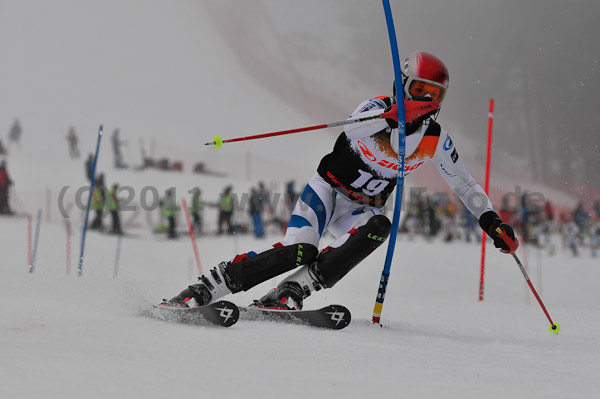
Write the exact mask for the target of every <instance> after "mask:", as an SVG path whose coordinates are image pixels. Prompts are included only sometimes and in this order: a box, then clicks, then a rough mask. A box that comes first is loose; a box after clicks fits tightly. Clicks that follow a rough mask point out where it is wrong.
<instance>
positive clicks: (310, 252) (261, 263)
mask: <svg viewBox="0 0 600 399" xmlns="http://www.w3.org/2000/svg"><path fill="white" fill-rule="evenodd" d="M318 252H319V251H318V250H317V248H316V247H315V246H314V245H312V244H293V245H287V246H283V247H278V248H273V249H269V250H268V251H265V252H262V253H260V254H258V255H256V256H254V257H252V258H248V257H246V258H243V259H242V260H240V261H236V262H232V263H229V264H227V267H226V275H227V285H228V286H229V288H230V289H231V291H232V292H234V293H235V292H239V291H247V290H249V289H250V288H252V287H254V286H255V285H258V284H260V283H262V282H263V281H267V280H269V279H271V278H273V277H275V276H278V275H280V274H281V273H285V272H288V271H290V270H293V269H295V268H296V267H299V266H302V265H307V264H311V263H313V262H314V261H315V259H316V258H317V254H318Z"/></svg>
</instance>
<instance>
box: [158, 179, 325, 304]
mask: <svg viewBox="0 0 600 399" xmlns="http://www.w3.org/2000/svg"><path fill="white" fill-rule="evenodd" d="M333 198H334V196H333V195H332V189H331V186H329V185H328V184H327V183H325V182H324V181H323V180H322V179H320V177H319V178H318V179H315V177H313V179H311V181H310V182H309V184H308V185H307V186H306V188H305V190H304V192H303V193H302V196H301V198H300V199H299V200H298V203H297V204H296V207H295V209H294V212H293V214H292V217H291V220H290V223H289V226H288V229H287V233H286V236H285V238H284V239H283V240H282V241H281V242H279V243H276V244H274V245H273V247H274V248H273V247H270V248H267V249H263V250H262V251H257V252H254V251H251V252H247V253H244V254H240V255H236V256H235V258H234V259H233V260H232V261H231V262H221V263H220V264H219V266H218V267H217V268H215V269H213V270H211V272H210V274H207V275H205V276H202V277H201V278H200V280H201V283H200V284H196V285H193V286H190V287H189V288H188V289H186V290H184V291H183V292H182V293H181V294H179V295H178V296H176V297H174V298H172V299H171V300H170V301H168V302H167V304H173V305H174V306H177V305H178V304H179V305H181V304H182V303H185V302H187V301H186V299H188V300H189V299H190V298H194V299H196V302H198V303H200V304H202V305H205V304H208V303H210V302H212V301H215V300H216V299H218V298H220V297H222V296H224V295H227V294H229V293H236V292H239V291H246V290H248V289H250V288H252V287H254V286H255V285H257V284H260V283H262V282H263V281H266V280H269V279H271V278H273V277H275V276H278V275H280V274H282V273H285V272H288V271H290V270H293V269H295V268H297V267H299V266H302V265H310V264H312V263H314V262H315V260H316V257H317V253H318V250H317V246H318V244H319V240H320V238H321V234H322V232H323V231H324V230H325V229H326V227H327V223H328V222H329V220H330V218H331V215H332V214H333V212H332V211H331V210H332V209H333V208H332V206H333ZM211 287H212V288H211ZM294 288H299V289H300V291H302V288H300V285H299V284H296V286H295V287H294ZM299 299H300V300H301V298H299ZM182 306H183V305H182Z"/></svg>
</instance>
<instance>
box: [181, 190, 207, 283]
mask: <svg viewBox="0 0 600 399" xmlns="http://www.w3.org/2000/svg"><path fill="white" fill-rule="evenodd" d="M181 203H182V204H183V211H184V212H185V220H186V221H187V224H188V229H189V232H190V238H191V239H192V248H194V256H195V257H196V267H198V275H200V276H202V264H201V263H200V253H199V252H198V245H197V244H196V236H195V234H194V226H192V220H191V219H190V213H189V212H188V206H187V202H186V201H185V198H183V199H182V200H181Z"/></svg>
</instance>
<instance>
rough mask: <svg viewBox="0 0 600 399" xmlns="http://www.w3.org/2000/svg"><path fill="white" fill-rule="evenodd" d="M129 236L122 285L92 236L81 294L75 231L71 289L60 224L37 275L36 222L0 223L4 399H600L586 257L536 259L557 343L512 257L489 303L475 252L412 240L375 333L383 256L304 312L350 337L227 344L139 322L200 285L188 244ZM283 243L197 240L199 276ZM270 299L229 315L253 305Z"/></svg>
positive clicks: (309, 334) (259, 329) (214, 332)
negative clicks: (30, 246) (327, 312)
mask: <svg viewBox="0 0 600 399" xmlns="http://www.w3.org/2000/svg"><path fill="white" fill-rule="evenodd" d="M123 173H128V172H123ZM200 183H202V181H200ZM129 231H130V232H131V233H135V234H137V235H138V236H136V237H135V238H132V237H126V238H124V239H123V241H122V249H121V257H120V262H119V265H118V269H115V256H116V247H117V238H116V237H114V236H110V235H105V234H99V233H96V232H90V233H89V234H88V242H87V246H86V253H85V261H84V264H83V275H82V277H79V278H78V277H77V273H76V261H75V259H76V258H77V256H78V253H79V248H78V246H79V232H80V230H79V228H78V227H77V228H75V229H74V233H73V236H72V250H71V257H72V259H74V260H73V261H72V265H71V270H70V273H69V274H68V273H67V266H66V253H65V251H66V233H65V228H64V225H63V224H62V223H59V222H54V223H43V224H42V226H41V230H40V238H39V247H38V252H37V262H36V269H35V271H34V272H33V273H29V272H28V270H29V266H28V265H27V240H26V237H27V221H26V219H25V218H17V217H12V218H6V217H4V218H2V219H0V235H1V236H2V237H3V239H2V240H0V253H2V267H1V268H0V300H1V302H2V303H3V310H2V317H1V318H0V352H1V353H2V360H1V361H0V396H1V397H5V398H39V397H66V398H74V397H86V398H107V397H144V398H166V397H189V396H191V395H194V396H196V395H198V396H199V397H219V398H239V397H247V398H263V397H301V396H309V397H315V398H326V397H344V398H348V397H356V398H359V397H360V398H364V397H370V396H373V395H377V396H380V397H386V398H388V397H389V398H392V397H394V398H395V397H422V398H425V397H446V398H470V397H472V398H483V397H485V398H505V397H518V398H545V399H547V398H565V397H569V398H590V397H594V396H595V395H596V394H597V392H598V390H599V389H600V386H599V383H598V379H597V376H598V375H599V372H600V360H599V359H598V351H599V349H600V344H598V339H597V331H598V329H599V328H600V317H599V316H600V305H598V302H599V300H600V294H599V292H598V289H597V282H598V279H599V277H600V269H599V268H598V264H597V259H596V260H592V259H591V258H588V255H587V254H585V255H584V256H582V257H581V259H572V258H571V257H570V256H569V255H567V252H562V251H559V253H558V254H557V255H555V256H554V257H549V256H548V255H546V254H538V253H537V252H536V251H535V250H533V249H530V250H529V253H528V260H529V264H530V266H531V268H530V274H531V278H532V280H533V282H534V284H535V285H536V286H537V287H538V290H539V291H540V293H541V295H542V297H543V299H544V301H545V304H546V305H547V306H548V309H549V311H550V314H551V315H552V317H553V318H554V319H555V321H557V322H558V323H560V324H561V326H562V330H561V332H560V334H559V335H552V334H550V333H549V332H548V330H547V328H548V323H547V320H546V318H545V316H544V315H543V313H542V311H541V309H540V308H539V306H538V305H537V303H536V302H535V300H534V299H533V297H532V296H531V294H530V293H529V291H528V289H527V288H526V286H525V284H524V280H523V277H522V276H521V273H520V272H519V270H518V268H517V266H516V265H515V264H514V262H513V260H512V258H511V257H509V256H506V255H502V254H500V253H497V252H496V251H495V250H493V248H492V247H491V246H490V247H489V248H488V250H489V255H488V268H487V276H486V298H485V301H484V302H483V303H479V302H478V301H477V292H478V281H479V280H478V278H479V275H478V270H479V256H480V255H479V246H478V245H476V244H466V243H461V242H459V243H454V244H451V245H449V244H444V243H441V242H433V243H426V242H424V241H421V240H420V239H416V240H414V241H409V240H408V239H407V238H406V237H402V238H401V239H400V242H399V244H398V246H397V252H396V256H395V261H394V264H393V268H392V275H391V280H390V284H389V287H388V295H387V298H386V301H385V306H384V312H383V324H384V327H383V328H380V327H377V326H373V325H371V323H370V316H371V312H372V308H373V304H374V298H375V295H376V291H377V283H378V279H379V275H380V272H381V268H382V265H383V261H384V256H385V250H384V249H379V250H378V251H376V252H375V253H374V254H373V255H372V256H371V257H370V258H368V259H367V260H366V261H365V262H364V263H363V264H361V265H360V266H359V267H358V268H357V269H355V270H354V271H353V272H352V273H350V274H349V275H348V276H347V277H346V278H345V279H344V280H342V281H341V282H340V283H339V284H338V285H337V286H336V287H335V288H334V289H331V290H326V291H321V292H318V293H317V294H315V295H313V296H312V297H310V298H309V299H308V300H307V301H306V304H305V306H306V307H318V306H321V305H325V304H329V303H340V304H344V305H346V306H347V307H349V308H350V310H351V311H352V312H353V321H352V323H351V325H350V326H349V327H348V328H346V329H344V330H342V331H337V332H333V331H324V330H319V329H314V328H310V327H304V326H292V325H284V324H277V323H269V322H253V321H244V320H240V321H239V322H238V323H237V324H236V325H235V326H233V327H231V328H229V329H222V328H216V327H196V326H187V325H179V324H172V323H167V322H164V321H159V320H155V319H150V318H147V317H144V316H142V312H143V311H144V309H148V308H149V307H151V306H152V305H153V304H156V303H157V302H159V301H160V300H161V299H162V298H164V297H169V296H171V295H174V294H176V293H178V292H179V291H180V290H181V289H182V288H183V287H185V286H186V285H187V284H190V283H193V282H194V280H195V277H196V276H197V268H196V265H195V263H194V262H193V261H192V259H193V252H192V248H191V243H190V240H189V238H188V237H182V238H181V239H180V240H178V241H166V240H165V239H163V238H162V237H161V238H159V237H156V236H154V235H152V233H150V232H148V231H147V230H144V229H139V230H132V229H130V230H129ZM279 238H280V236H279V235H277V234H272V235H270V236H269V237H268V238H267V239H266V240H257V239H254V238H251V237H250V236H247V235H241V236H239V237H234V238H231V237H215V236H207V237H202V238H200V239H199V240H198V246H199V249H200V256H201V261H202V267H203V268H204V270H207V269H208V268H209V267H211V266H214V265H215V264H216V263H217V262H219V261H220V260H223V259H229V258H230V257H231V256H232V255H233V254H234V253H235V252H236V251H239V250H242V251H244V250H249V249H254V248H261V247H264V246H266V245H268V244H269V243H271V242H275V241H277V240H278V239H279ZM520 255H521V256H522V257H523V255H524V253H523V251H520ZM538 255H541V256H539V257H538ZM540 266H541V267H540ZM274 284H276V281H275V280H274V281H269V282H266V283H264V284H263V285H261V286H259V287H256V288H254V289H252V290H251V291H250V292H247V293H242V294H239V295H236V296H231V297H229V298H227V299H230V300H232V301H234V302H236V303H238V304H242V305H243V304H247V303H249V302H250V301H251V300H252V299H253V298H256V297H257V296H260V295H262V294H263V293H264V292H265V291H266V290H268V289H269V288H270V287H272V286H274Z"/></svg>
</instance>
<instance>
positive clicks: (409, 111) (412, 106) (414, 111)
mask: <svg viewBox="0 0 600 399" xmlns="http://www.w3.org/2000/svg"><path fill="white" fill-rule="evenodd" d="M396 92H398V91H396ZM439 107H440V103H439V102H437V101H412V100H411V101H408V100H407V101H405V102H404V108H405V114H406V120H408V121H411V120H415V119H417V118H419V117H420V116H423V115H425V114H428V113H430V112H433V111H435V110H437V109H438V108H439ZM396 112H397V111H396V110H390V111H388V112H383V113H381V114H378V115H372V116H365V117H363V118H356V119H346V120H344V121H339V122H331V123H324V124H322V125H314V126H308V127H301V128H298V129H290V130H281V131H279V132H272V133H263V134H256V135H253V136H246V137H237V138H234V139H227V140H223V139H222V138H221V137H220V136H215V138H214V139H213V141H211V142H210V143H204V145H212V146H214V147H215V148H217V149H219V148H221V147H222V146H223V144H225V143H234V142H236V141H247V140H256V139H263V138H267V137H274V136H283V135H286V134H292V133H300V132H307V131H310V130H319V129H326V128H329V127H338V126H345V125H352V124H354V123H361V122H369V121H374V120H378V119H386V118H393V119H396Z"/></svg>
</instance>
